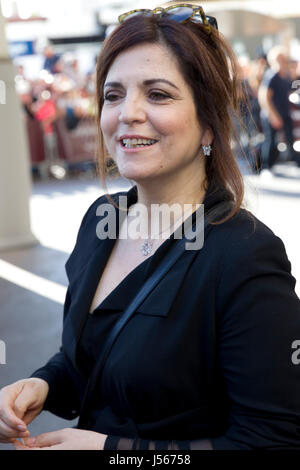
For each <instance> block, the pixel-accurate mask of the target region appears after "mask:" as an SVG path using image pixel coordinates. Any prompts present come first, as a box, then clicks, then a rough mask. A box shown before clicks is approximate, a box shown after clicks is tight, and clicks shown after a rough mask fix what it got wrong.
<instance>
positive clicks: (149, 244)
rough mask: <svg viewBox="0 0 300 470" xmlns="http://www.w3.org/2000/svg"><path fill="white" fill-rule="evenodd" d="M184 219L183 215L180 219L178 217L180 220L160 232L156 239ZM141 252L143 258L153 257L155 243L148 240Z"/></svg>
mask: <svg viewBox="0 0 300 470" xmlns="http://www.w3.org/2000/svg"><path fill="white" fill-rule="evenodd" d="M182 217H183V216H182V215H181V216H180V217H178V219H176V220H175V222H174V224H172V225H170V226H169V227H168V228H167V229H165V230H163V231H162V232H159V233H158V234H156V235H154V237H156V236H157V235H158V236H159V235H161V234H162V233H165V232H166V231H167V230H169V229H170V228H171V227H174V226H175V224H176V222H177V221H178V220H179V219H182ZM140 250H141V253H142V255H143V256H148V255H151V253H152V250H153V241H152V240H151V239H150V238H149V237H148V238H147V240H145V241H143V243H142V245H141V248H140Z"/></svg>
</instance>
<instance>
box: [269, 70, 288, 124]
mask: <svg viewBox="0 0 300 470" xmlns="http://www.w3.org/2000/svg"><path fill="white" fill-rule="evenodd" d="M262 86H264V87H265V88H267V89H268V90H269V89H270V90H272V91H273V97H272V101H273V104H274V106H275V108H276V110H277V112H278V114H279V115H280V116H281V117H282V119H285V118H286V117H288V116H290V102H289V95H290V93H291V92H292V82H291V79H290V78H289V77H287V78H283V77H281V76H280V75H279V73H276V72H274V71H273V70H272V69H268V70H267V71H266V72H265V74H264V77H263V80H262Z"/></svg>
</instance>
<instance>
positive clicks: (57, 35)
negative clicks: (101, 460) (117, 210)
mask: <svg viewBox="0 0 300 470" xmlns="http://www.w3.org/2000/svg"><path fill="white" fill-rule="evenodd" d="M173 3H175V2H166V3H159V2H157V1H146V0H145V1H140V0H135V1H126V0H122V1H120V0H119V1H114V0H72V2H71V1H70V0H43V1H42V2H41V1H40V0H0V143H1V146H0V388H1V387H3V386H4V385H7V384H9V383H11V382H13V381H16V380H18V379H20V378H24V377H28V376H29V375H30V374H31V373H32V372H33V371H34V370H35V369H37V368H38V367H40V366H41V365H43V364H44V363H45V362H46V361H47V360H48V358H49V357H50V356H51V355H53V354H54V353H55V352H56V351H57V350H58V348H59V345H60V341H61V330H62V311H63V302H64V295H65V291H66V286H67V278H66V275H65V271H64V264H65V262H66V260H67V258H68V256H69V254H70V252H71V251H72V249H73V246H74V243H75V240H76V235H77V231H78V228H79V224H80V222H81V219H82V217H83V215H84V213H85V211H86V210H87V208H88V207H89V205H90V204H91V203H92V202H93V201H94V200H95V199H96V198H97V197H99V196H100V195H101V194H103V192H104V188H103V187H102V186H101V184H100V181H99V179H98V176H97V172H96V163H95V142H96V126H95V119H94V118H95V99H94V96H95V64H96V60H97V56H98V54H99V51H100V50H101V46H102V43H103V41H104V39H105V38H106V36H107V35H109V34H110V33H111V31H113V29H114V28H115V26H116V22H117V17H118V15H119V14H121V13H124V12H126V11H128V10H131V9H136V8H155V7H156V6H159V5H170V4H173ZM189 3H195V4H197V3H198V2H192V1H190V2H189ZM201 5H202V6H203V8H204V10H205V12H206V13H207V14H209V15H212V16H215V17H216V18H217V21H218V25H219V30H220V32H221V33H222V34H223V35H224V36H225V37H226V38H227V39H228V40H229V41H230V43H231V45H232V47H233V49H234V51H235V53H236V55H237V58H238V63H239V72H238V73H239V77H238V78H239V80H240V81H241V83H242V85H243V88H244V90H245V92H246V94H247V96H248V98H247V103H246V102H245V98H244V97H243V96H242V97H241V98H240V105H241V110H242V112H243V120H244V128H242V127H240V125H239V124H238V123H236V130H237V134H238V137H239V144H237V143H236V142H232V145H233V147H234V148H235V152H236V158H237V160H238V163H239V165H240V168H241V171H242V173H243V175H244V181H245V187H246V194H245V201H244V205H245V206H246V207H248V208H249V209H250V210H251V211H252V212H253V213H254V214H255V215H256V216H257V217H259V218H260V219H261V220H262V221H263V222H264V223H265V224H266V225H268V226H269V227H270V228H271V229H272V230H273V231H274V232H275V233H276V235H278V236H279V237H280V238H281V239H282V240H283V242H284V244H285V246H286V251H287V255H288V257H289V259H290V261H291V264H292V273H293V275H294V277H295V279H296V280H299V279H300V256H299V241H300V224H299V221H298V217H299V213H300V204H299V201H300V184H299V183H300V2H296V1H295V0H285V1H284V2H282V1H277V0H258V1H257V0H245V1H238V0H232V1H205V2H203V3H201ZM274 77H275V78H274ZM270 90H271V95H270V94H269V93H268V92H269V91H270ZM272 106H275V108H277V111H276V110H275V112H274V110H273V111H272ZM274 114H275V116H274ZM107 185H108V188H109V190H110V192H115V191H119V190H120V189H128V188H129V187H130V186H131V185H132V182H131V181H127V180H124V179H122V178H112V177H108V179H107ZM296 292H297V293H298V295H299V294H300V289H299V284H298V283H297V284H296ZM71 425H74V424H73V423H72V422H66V421H64V420H61V419H59V418H57V417H55V416H53V415H51V414H49V413H47V412H43V413H42V414H41V415H40V416H39V417H38V418H37V419H36V421H35V422H34V423H32V425H31V426H30V427H29V429H30V430H31V431H32V435H35V434H37V433H39V432H46V431H50V430H54V429H59V428H61V427H70V426H71ZM1 448H2V449H9V448H11V446H4V445H1V446H0V449H1Z"/></svg>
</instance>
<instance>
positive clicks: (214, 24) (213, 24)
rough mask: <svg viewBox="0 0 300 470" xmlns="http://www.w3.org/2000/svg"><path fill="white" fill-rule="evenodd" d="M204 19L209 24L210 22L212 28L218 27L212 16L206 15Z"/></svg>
mask: <svg viewBox="0 0 300 470" xmlns="http://www.w3.org/2000/svg"><path fill="white" fill-rule="evenodd" d="M206 19H207V21H208V22H209V24H211V25H212V26H213V27H214V28H216V29H218V23H217V20H216V18H214V17H213V16H206Z"/></svg>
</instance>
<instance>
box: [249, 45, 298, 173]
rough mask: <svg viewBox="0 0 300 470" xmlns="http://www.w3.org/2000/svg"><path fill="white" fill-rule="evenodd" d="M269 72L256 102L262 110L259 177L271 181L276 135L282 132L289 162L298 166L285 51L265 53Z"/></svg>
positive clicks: (280, 48) (278, 49) (274, 50)
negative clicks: (294, 146) (262, 139)
mask: <svg viewBox="0 0 300 470" xmlns="http://www.w3.org/2000/svg"><path fill="white" fill-rule="evenodd" d="M268 62H269V64H270V69H269V70H267V71H266V73H265V74H264V77H263V80H262V83H261V85H260V88H259V93H258V99H259V103H260V106H261V124H262V130H263V133H264V137H265V140H264V143H263V145H262V171H261V176H264V177H268V178H269V177H271V176H272V171H271V170H272V167H273V165H274V164H275V162H276V160H277V158H278V149H277V142H276V133H277V131H278V130H282V131H283V132H284V135H285V139H286V144H287V147H288V151H289V154H290V158H291V159H292V160H294V161H296V163H297V164H298V166H300V161H299V158H298V156H297V153H296V152H295V151H294V148H293V144H294V137H293V123H292V119H291V110H290V102H289V95H290V93H291V91H292V88H291V85H292V83H291V75H290V69H289V59H288V54H287V51H286V50H285V48H283V47H281V46H275V47H274V48H272V49H271V50H270V51H269V53H268Z"/></svg>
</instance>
